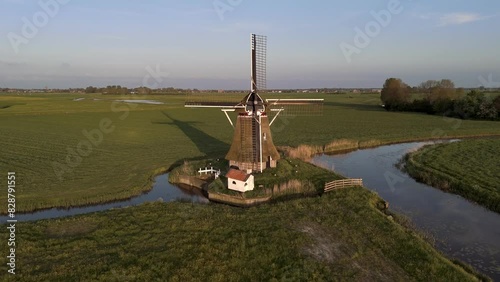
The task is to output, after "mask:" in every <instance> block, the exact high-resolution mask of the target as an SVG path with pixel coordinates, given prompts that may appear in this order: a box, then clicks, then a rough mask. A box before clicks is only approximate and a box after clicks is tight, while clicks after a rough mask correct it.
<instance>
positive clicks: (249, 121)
mask: <svg viewBox="0 0 500 282" xmlns="http://www.w3.org/2000/svg"><path fill="white" fill-rule="evenodd" d="M266 45H267V39H266V37H265V36H262V35H255V34H251V80H250V81H251V88H250V89H251V91H250V93H249V94H248V95H246V96H245V97H244V98H243V100H241V101H240V102H237V103H234V102H227V101H210V99H208V97H207V96H203V97H201V99H199V98H200V97H196V96H191V97H190V98H191V99H188V101H186V103H185V107H188V108H221V110H222V111H223V112H224V113H225V115H226V117H227V119H228V121H229V123H230V124H231V126H233V127H234V129H235V130H234V136H233V142H232V144H231V148H230V149H229V152H228V153H227V155H226V159H227V160H229V163H230V166H233V167H237V168H239V169H240V170H244V171H246V172H247V173H251V172H262V171H263V170H264V169H266V168H269V167H275V166H276V162H277V160H279V158H280V155H279V153H278V151H277V150H276V147H275V146H274V143H273V139H272V135H271V125H272V124H273V122H274V121H275V120H276V118H277V117H278V116H279V115H280V114H281V115H282V116H285V115H288V116H304V115H319V114H321V113H322V108H323V99H267V100H264V99H262V97H261V96H260V95H259V94H258V92H259V91H262V90H264V89H266ZM193 98H198V99H193ZM228 112H236V113H237V118H236V123H235V124H233V122H232V120H231V118H230V117H229V115H228ZM268 113H271V114H272V119H271V120H269V119H270V117H269V115H268Z"/></svg>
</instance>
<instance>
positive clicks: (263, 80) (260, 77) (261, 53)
mask: <svg viewBox="0 0 500 282" xmlns="http://www.w3.org/2000/svg"><path fill="white" fill-rule="evenodd" d="M250 38H251V44H252V58H251V60H252V62H251V66H252V74H251V75H252V77H251V80H252V84H251V90H252V92H258V91H263V90H266V89H267V74H266V68H267V61H266V60H267V36H264V35H257V34H251V35H250Z"/></svg>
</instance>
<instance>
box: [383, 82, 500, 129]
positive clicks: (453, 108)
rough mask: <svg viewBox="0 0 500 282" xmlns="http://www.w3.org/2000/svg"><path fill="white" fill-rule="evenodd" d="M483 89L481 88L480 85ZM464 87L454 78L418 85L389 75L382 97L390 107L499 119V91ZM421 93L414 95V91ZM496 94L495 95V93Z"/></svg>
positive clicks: (454, 115)
mask: <svg viewBox="0 0 500 282" xmlns="http://www.w3.org/2000/svg"><path fill="white" fill-rule="evenodd" d="M480 89H482V88H480ZM480 89H478V90H471V91H465V90H464V89H461V88H458V89H457V88H455V84H454V83H453V81H451V80H449V79H443V80H441V81H436V80H428V81H426V82H423V83H421V84H420V85H419V86H418V89H414V88H411V87H409V86H408V85H407V84H406V83H404V82H403V81H402V80H401V79H399V78H388V79H387V80H386V81H385V83H384V87H383V88H382V92H381V100H382V103H383V104H384V107H385V109H386V110H388V111H409V112H423V113H428V114H439V115H445V116H449V117H457V118H461V119H484V120H499V119H500V95H492V92H485V91H484V90H480ZM412 92H413V93H420V94H419V95H420V96H422V97H417V98H415V97H414V96H415V95H417V94H414V95H412V94H411V93H412ZM495 96H496V97H495Z"/></svg>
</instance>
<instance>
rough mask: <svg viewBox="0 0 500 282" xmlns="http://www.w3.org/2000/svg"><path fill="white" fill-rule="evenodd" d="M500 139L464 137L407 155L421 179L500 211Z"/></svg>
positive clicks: (413, 169) (409, 162) (415, 174)
mask: <svg viewBox="0 0 500 282" xmlns="http://www.w3.org/2000/svg"><path fill="white" fill-rule="evenodd" d="M499 155H500V140H499V139H483V140H465V141H461V142H455V143H450V144H440V145H434V146H428V147H424V148H422V149H421V150H419V151H417V152H415V153H412V154H410V155H409V156H408V157H407V165H406V166H407V170H408V172H409V173H410V175H412V176H414V177H415V178H417V179H418V180H420V181H423V182H425V183H427V184H429V185H432V186H435V187H437V188H440V189H443V190H445V191H449V192H452V193H457V194H459V195H461V196H463V197H465V198H467V199H470V200H472V201H475V202H477V203H479V204H481V205H484V206H485V207H487V208H489V209H491V210H493V211H496V212H500V158H499Z"/></svg>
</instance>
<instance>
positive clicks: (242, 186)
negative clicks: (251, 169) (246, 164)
mask: <svg viewBox="0 0 500 282" xmlns="http://www.w3.org/2000/svg"><path fill="white" fill-rule="evenodd" d="M226 177H227V187H228V188H229V189H231V190H234V191H239V192H246V191H251V190H253V188H254V178H253V175H251V174H247V173H246V172H244V171H241V170H238V169H234V168H232V169H230V170H229V171H228V172H227V174H226Z"/></svg>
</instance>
